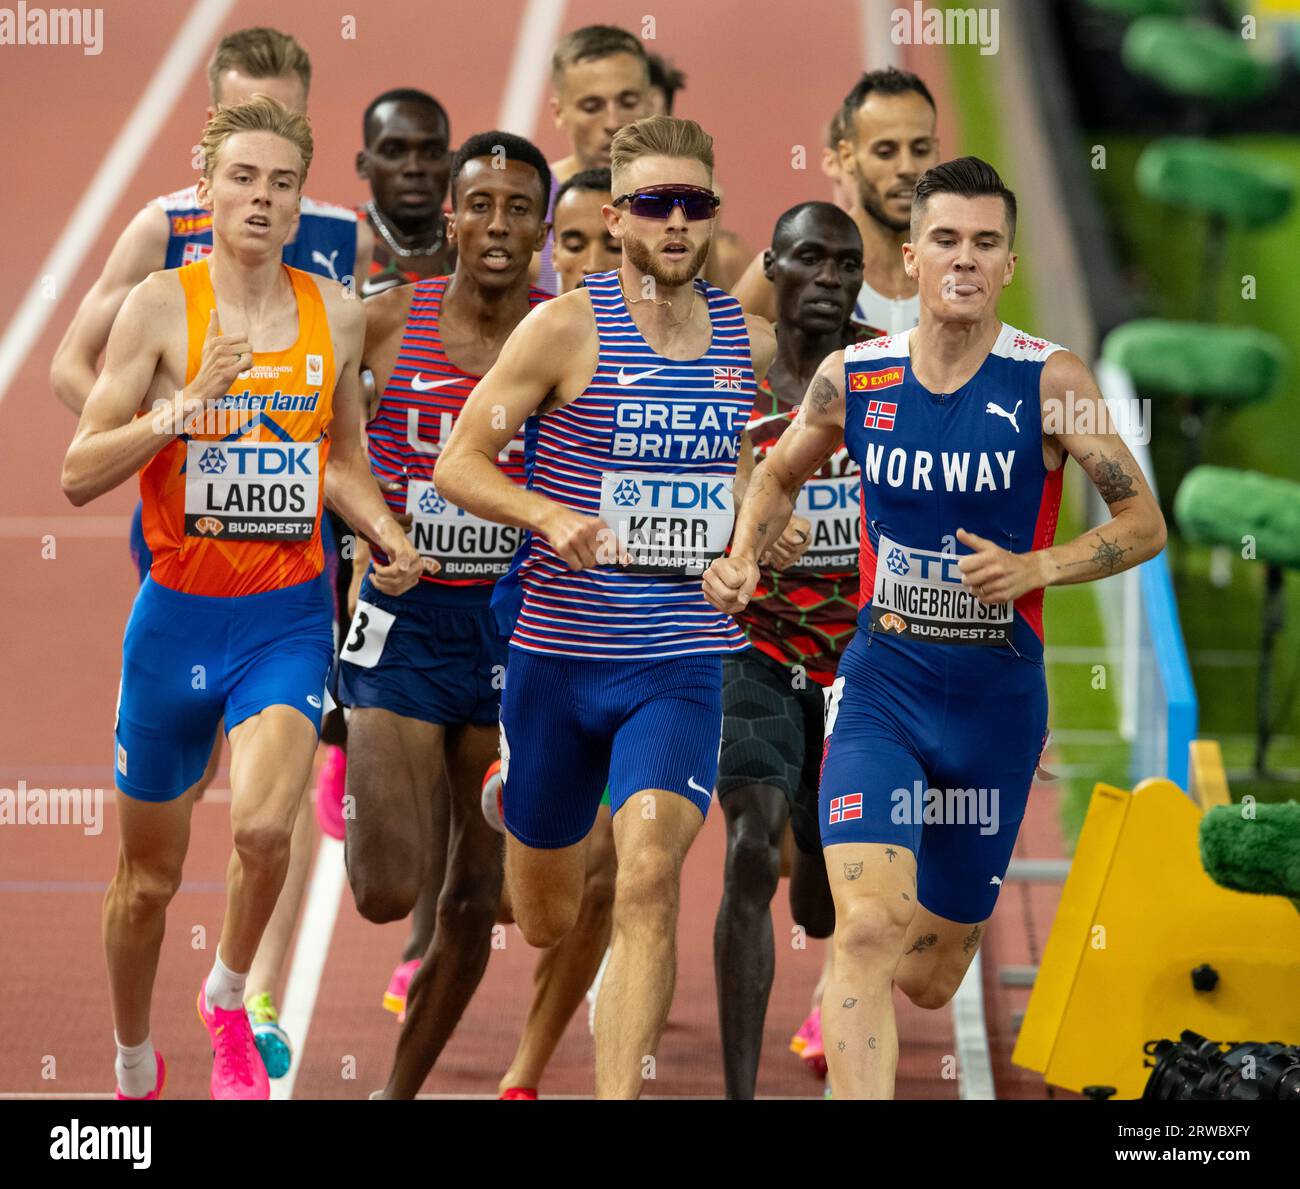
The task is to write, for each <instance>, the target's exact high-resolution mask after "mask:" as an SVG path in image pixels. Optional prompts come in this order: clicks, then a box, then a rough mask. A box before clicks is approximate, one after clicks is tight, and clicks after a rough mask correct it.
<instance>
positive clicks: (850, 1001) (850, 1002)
mask: <svg viewBox="0 0 1300 1189" xmlns="http://www.w3.org/2000/svg"><path fill="white" fill-rule="evenodd" d="M840 1006H841V1007H857V1006H858V1001H857V1000H856V999H854V998H853V996H852V995H850V996H849V997H848V998H847V999H846V1000H845V1001H844V1002H843V1003H841V1004H840Z"/></svg>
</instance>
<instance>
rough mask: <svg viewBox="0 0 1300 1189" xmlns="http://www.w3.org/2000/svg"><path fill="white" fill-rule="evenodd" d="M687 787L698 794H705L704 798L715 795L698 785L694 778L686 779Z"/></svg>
mask: <svg viewBox="0 0 1300 1189" xmlns="http://www.w3.org/2000/svg"><path fill="white" fill-rule="evenodd" d="M686 786H687V788H692V789H694V790H695V791H696V792H697V793H703V794H704V796H706V797H711V796H713V794H712V793H711V792H709V790H708V789H706V788H705V787H704V786H703V785H701V784H698V783H697V782H696V780H695V777H694V776H688V777H687V778H686Z"/></svg>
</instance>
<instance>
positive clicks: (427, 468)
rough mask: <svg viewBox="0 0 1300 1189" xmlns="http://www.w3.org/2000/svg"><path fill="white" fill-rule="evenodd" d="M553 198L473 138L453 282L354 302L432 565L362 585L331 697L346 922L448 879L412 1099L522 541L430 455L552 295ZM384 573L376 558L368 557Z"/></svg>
mask: <svg viewBox="0 0 1300 1189" xmlns="http://www.w3.org/2000/svg"><path fill="white" fill-rule="evenodd" d="M502 150H504V168H501V167H500V165H501V162H502V158H501V152H502ZM549 182H550V175H549V171H548V169H547V165H546V159H545V158H544V157H543V156H542V154H541V153H540V151H539V150H538V149H537V148H536V147H535V146H533V145H532V144H531V143H529V142H528V141H526V140H524V139H522V138H521V137H517V136H512V135H510V134H509V133H505V132H483V133H479V134H478V135H476V136H472V137H470V138H469V140H467V141H466V142H465V144H463V145H462V146H461V147H460V148H459V149H458V150H457V151H456V155H455V157H454V158H453V160H452V171H451V187H452V189H451V193H452V200H453V203H454V208H453V209H454V213H453V221H452V224H451V227H450V232H451V235H452V238H453V242H454V243H455V245H456V249H457V257H456V271H455V272H454V273H453V274H452V275H451V276H450V277H434V278H432V279H430V280H426V281H421V282H419V283H418V284H416V285H406V286H402V287H401V288H399V289H393V290H389V291H388V292H386V293H382V294H380V295H379V296H378V297H373V298H370V299H369V300H367V301H366V303H365V304H366V315H367V316H366V350H365V356H364V359H365V362H366V363H367V365H368V366H369V367H370V368H371V370H372V371H373V372H374V375H375V380H376V383H377V385H378V387H379V389H380V391H381V393H382V399H381V400H380V404H379V409H378V411H377V412H376V414H375V416H374V417H373V419H372V420H371V421H370V423H369V426H368V438H369V447H370V464H371V468H372V469H373V471H374V472H375V475H376V477H377V478H378V479H379V480H380V481H381V483H382V484H383V485H384V490H385V494H386V497H387V499H388V502H389V507H390V508H392V510H393V511H394V512H395V513H397V514H398V515H409V516H410V517H412V525H411V528H410V537H411V540H412V541H413V543H414V544H415V547H416V549H418V550H419V552H420V553H421V554H422V555H424V556H425V557H428V558H432V559H434V560H435V561H436V562H437V563H438V566H439V568H438V570H437V573H436V574H435V575H433V576H428V577H426V579H425V580H424V581H422V582H420V583H419V584H418V585H417V586H416V587H415V589H413V590H410V591H408V592H407V593H406V594H405V595H403V596H402V597H400V598H391V597H389V596H387V595H385V594H384V593H383V592H382V591H380V590H378V589H377V588H376V587H375V586H374V584H373V583H372V582H371V581H370V579H369V578H367V579H366V580H365V581H363V582H362V585H361V591H360V595H359V597H358V599H357V607H356V614H355V615H354V617H353V619H352V626H351V630H350V632H349V633H348V638H347V641H346V643H345V644H344V645H343V649H342V652H341V654H340V660H339V665H338V680H337V693H336V696H337V698H338V700H339V702H340V703H341V704H342V705H345V706H350V707H352V714H351V717H350V719H349V724H348V738H349V745H348V773H347V789H348V793H349V795H350V796H351V797H353V798H354V800H355V804H356V813H355V815H353V816H352V817H350V818H348V820H347V856H348V877H349V879H350V881H351V884H352V891H353V895H354V896H355V898H356V903H357V908H358V910H359V911H360V912H361V914H362V915H363V916H364V917H366V918H367V919H368V920H372V921H376V922H384V921H393V920H398V919H400V918H401V917H404V916H406V914H407V913H409V912H410V911H411V909H412V907H413V906H414V905H415V902H416V899H417V896H419V895H421V894H422V892H423V890H424V889H425V888H426V887H427V885H428V883H429V876H430V872H431V871H432V873H433V874H434V876H435V877H440V878H438V884H439V885H440V887H434V888H433V891H432V897H431V898H430V899H429V900H428V901H427V903H428V904H429V905H432V904H434V903H436V905H437V923H436V927H435V928H434V929H433V932H432V943H431V945H430V947H429V949H428V952H427V953H426V954H425V955H424V960H423V962H422V963H421V965H420V968H419V970H418V972H417V973H416V974H415V976H414V978H413V979H412V981H411V984H410V990H409V998H408V1004H407V1014H406V1021H405V1025H404V1027H403V1030H402V1034H401V1037H400V1039H399V1041H398V1046H397V1053H396V1057H395V1059H394V1064H393V1069H392V1072H391V1074H390V1076H389V1081H388V1085H387V1087H386V1088H385V1091H384V1096H385V1097H389V1098H414V1097H415V1094H416V1092H417V1091H418V1090H419V1088H420V1085H421V1084H422V1083H423V1081H424V1079H425V1076H426V1075H427V1074H428V1072H429V1070H430V1068H431V1067H432V1066H433V1063H434V1061H435V1060H436V1059H437V1057H438V1054H439V1053H440V1052H441V1050H442V1047H443V1045H444V1044H445V1043H446V1041H447V1038H448V1037H449V1036H450V1035H451V1032H452V1030H453V1029H454V1028H455V1026H456V1024H457V1023H458V1022H459V1020H460V1016H461V1013H462V1012H463V1011H464V1010H465V1005H466V1004H467V1003H468V1002H469V999H470V996H471V995H472V994H473V993H474V989H475V987H477V986H478V982H479V979H480V978H482V976H483V970H484V968H485V967H486V965H487V959H488V954H489V952H490V948H491V934H492V926H493V923H494V919H495V915H496V908H497V901H498V897H499V895H500V890H501V861H502V859H501V837H500V835H499V834H497V833H496V832H495V831H494V830H493V829H492V827H491V826H490V825H488V823H487V822H486V821H485V820H484V818H483V814H482V811H481V808H480V790H481V783H482V779H483V772H484V770H485V769H486V768H487V767H488V765H489V764H491V763H492V761H493V760H495V759H496V756H497V731H496V722H497V708H498V702H499V698H500V691H501V687H502V678H503V674H504V672H505V663H506V645H505V641H504V640H503V639H501V638H500V636H499V635H498V633H497V629H496V621H495V619H494V617H493V615H492V612H491V609H490V607H489V605H488V601H489V599H490V597H491V594H492V586H493V583H494V582H495V581H496V579H497V578H498V577H500V576H501V575H502V574H504V573H505V571H506V569H507V568H508V566H509V565H510V561H511V558H512V557H513V556H514V553H515V550H516V549H517V548H518V547H519V543H520V539H521V538H522V536H523V534H522V532H521V531H520V529H518V528H515V527H512V526H508V525H500V524H494V523H491V522H489V521H485V520H480V519H479V518H478V517H476V516H474V515H471V514H470V513H468V512H466V511H464V510H462V508H460V507H457V506H456V504H455V503H453V502H451V501H449V499H448V497H447V495H446V494H445V493H444V492H443V491H442V490H441V488H442V482H441V477H442V467H441V462H440V452H441V451H443V450H445V448H446V444H447V441H448V439H449V437H450V436H451V433H452V427H453V425H454V424H455V421H456V418H457V416H458V415H459V414H460V412H461V409H462V407H463V406H464V404H465V401H466V398H467V397H468V396H469V394H470V393H471V392H472V391H473V390H474V388H475V385H476V384H478V383H481V381H480V379H479V377H480V376H482V375H484V374H485V373H486V372H487V371H488V370H489V368H491V367H492V365H493V363H494V362H495V361H496V358H497V354H498V352H499V351H500V350H501V348H502V345H503V344H504V343H505V342H506V340H507V338H508V337H509V335H510V333H511V332H512V331H513V330H514V328H515V327H516V325H518V323H519V322H520V321H521V320H522V319H523V317H524V315H525V314H527V313H528V311H529V309H530V308H532V307H533V306H536V305H538V304H540V303H541V302H544V301H545V300H546V299H547V296H548V295H547V294H545V293H543V292H542V291H541V290H539V289H536V288H532V287H530V285H529V283H528V265H529V262H530V260H531V259H532V256H533V253H534V252H535V251H536V250H537V248H538V247H539V246H540V244H541V240H542V236H543V234H544V214H545V209H546V206H545V203H546V194H547V192H548V188H549ZM498 449H499V452H500V453H499V456H498V457H499V460H500V461H501V463H502V465H503V466H504V467H505V468H506V470H507V473H509V474H511V475H514V476H516V477H517V478H519V479H522V478H523V474H524V469H523V451H524V443H523V440H522V437H513V436H512V438H511V439H510V440H507V441H505V442H503V443H502V444H501V446H500V447H499V448H498ZM375 561H376V562H377V563H379V564H383V563H384V562H385V561H386V559H385V558H384V557H383V556H382V555H381V554H379V552H378V551H375ZM444 771H445V772H446V780H445V781H444V779H443V777H442V774H443V773H444ZM449 835H450V841H448V836H449ZM444 856H445V874H443V863H444ZM439 892H440V893H441V894H440V895H439V894H438V893H439Z"/></svg>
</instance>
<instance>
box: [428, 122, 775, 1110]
mask: <svg viewBox="0 0 1300 1189" xmlns="http://www.w3.org/2000/svg"><path fill="white" fill-rule="evenodd" d="M611 161H612V165H611V169H612V172H613V192H614V200H613V202H612V203H611V205H610V207H609V208H608V209H607V211H606V221H607V225H608V226H609V227H610V229H611V231H612V232H613V233H614V234H615V235H616V236H617V237H618V238H619V239H620V240H621V242H622V244H623V264H622V267H621V268H620V269H619V270H618V272H616V273H598V274H596V275H595V276H591V277H588V278H587V283H586V285H585V286H584V287H583V288H582V289H579V290H575V291H574V292H572V293H568V294H566V295H565V296H563V297H561V298H557V299H556V301H554V302H552V303H547V304H546V305H544V306H543V307H541V308H540V309H538V310H534V311H533V313H532V314H530V315H529V317H528V318H526V319H525V320H524V322H523V324H522V325H521V326H520V327H519V328H518V330H516V331H515V333H514V334H513V335H512V336H511V339H510V341H509V342H508V343H507V344H506V347H505V349H504V350H503V351H502V353H501V358H500V360H499V361H498V362H497V364H496V366H495V367H494V368H493V369H492V372H491V374H490V375H488V376H487V377H485V379H484V380H483V382H482V384H481V385H480V387H479V388H478V390H477V391H476V392H475V394H474V396H473V397H472V398H471V400H470V402H469V404H468V405H467V407H466V410H465V413H464V415H463V416H462V417H461V419H460V422H459V423H458V425H457V427H456V429H455V431H454V432H453V434H452V439H451V442H450V443H449V445H448V446H447V448H446V450H445V451H444V453H443V457H442V460H441V462H440V464H439V465H440V467H442V468H445V469H444V471H443V483H444V489H445V490H446V491H447V494H448V495H449V497H450V498H452V499H454V500H456V501H457V502H459V503H460V504H461V505H462V506H468V507H469V508H470V510H472V511H474V512H475V513H476V514H478V515H481V516H484V517H487V518H489V519H492V520H496V521H499V522H501V523H504V524H513V525H518V526H520V527H523V528H526V529H528V530H530V532H531V537H530V541H529V547H528V550H529V551H528V553H527V555H526V557H525V559H524V561H523V564H522V569H521V581H522V585H523V592H524V597H523V607H522V610H521V611H520V613H519V617H518V622H517V625H516V627H515V633H514V636H513V638H512V640H511V653H510V666H509V669H508V670H507V673H506V687H505V691H504V693H503V695H502V705H501V764H502V766H501V775H502V780H503V784H504V788H503V794H502V802H503V809H504V820H505V826H506V829H507V831H508V835H507V840H506V847H507V855H508V860H507V871H508V879H509V886H510V899H511V904H512V906H513V909H514V913H515V919H516V922H517V923H518V925H519V928H520V929H521V931H522V932H523V934H524V936H525V938H526V939H527V940H528V942H529V944H531V945H536V946H549V945H554V944H555V943H556V942H557V941H559V940H560V939H561V938H563V937H564V936H565V934H566V933H568V932H569V930H570V929H571V928H572V927H573V924H574V921H575V920H576V918H577V916H578V912H579V908H580V905H581V901H582V890H583V885H584V879H585V872H586V848H587V846H588V838H589V834H590V831H591V827H592V823H593V821H594V819H595V816H596V812H597V807H598V805H599V802H600V797H601V793H602V790H603V788H604V786H605V783H606V777H607V776H608V783H609V787H610V799H611V805H612V809H613V815H614V841H615V848H616V850H617V854H618V881H617V885H616V891H615V898H614V935H613V946H612V949H611V953H610V958H609V963H608V967H607V969H606V972H605V976H604V979H603V982H602V984H601V988H600V995H599V999H598V1002H597V1005H596V1094H597V1096H598V1097H601V1098H635V1097H636V1096H637V1095H638V1094H639V1093H640V1092H641V1088H642V1086H643V1085H644V1079H645V1078H646V1077H648V1076H651V1075H652V1074H653V1072H654V1071H653V1058H654V1053H655V1050H656V1048H657V1047H658V1043H659V1038H660V1035H661V1033H662V1030H663V1025H664V1021H665V1019H666V1017H667V1014H668V1008H669V1005H670V1004H671V1002H672V992H673V985H674V981H675V977H676V943H675V939H676V928H677V914H678V906H679V897H680V877H681V868H682V861H683V860H684V858H685V855H686V851H687V849H688V848H689V846H690V844H691V842H692V840H693V839H694V838H695V836H696V834H697V833H698V832H699V829H700V827H701V825H702V824H703V822H704V813H705V811H706V810H707V808H708V805H709V801H710V799H711V797H712V790H713V783H714V778H715V776H716V773H717V759H718V747H719V744H720V740H721V728H722V690H721V685H722V664H721V657H722V655H724V654H726V653H730V652H734V651H737V650H738V649H740V648H743V647H744V637H743V636H742V634H741V632H740V630H739V628H738V627H737V626H736V624H735V622H734V620H732V619H731V618H730V616H728V615H722V614H719V613H718V612H716V611H714V610H713V609H711V608H710V607H708V606H707V604H706V603H705V601H704V598H703V594H702V592H701V588H700V580H699V574H700V573H701V571H702V570H703V568H704V566H705V565H706V564H707V562H708V560H709V559H710V558H712V557H716V556H718V555H720V554H721V553H722V551H723V550H724V549H725V548H726V545H727V541H728V539H729V538H730V531H731V521H732V518H733V504H732V489H733V483H734V480H735V476H736V469H737V462H738V460H739V459H740V457H741V454H742V452H743V450H744V449H745V448H746V447H745V444H744V436H743V430H744V425H745V422H746V421H747V420H748V417H749V413H750V409H751V407H752V404H753V399H754V392H755V383H756V380H758V379H761V378H762V377H763V376H764V375H765V374H766V372H767V368H768V365H769V363H770V362H771V359H772V355H773V354H774V351H775V343H774V340H773V337H772V334H771V331H770V328H769V327H768V326H767V324H766V323H765V322H764V321H763V320H762V319H759V318H747V317H746V316H745V315H744V314H743V313H742V311H741V309H740V306H739V304H738V303H737V302H736V301H735V299H734V298H732V297H730V296H729V295H728V294H725V293H723V292H721V291H720V290H718V289H715V288H713V287H711V286H709V285H707V284H705V283H704V282H703V281H700V280H699V279H698V273H699V269H700V267H701V265H702V264H703V263H704V259H705V257H706V256H707V255H708V251H709V236H710V232H711V230H712V223H713V214H714V211H715V210H716V209H717V205H718V199H717V196H716V195H715V194H714V193H713V191H712V190H711V188H710V183H711V182H712V174H713V149H712V138H711V137H709V136H708V135H707V134H706V133H705V132H704V131H703V130H702V129H701V128H700V127H699V125H698V124H695V123H693V122H692V121H690V120H676V119H671V118H669V117H667V116H652V117H649V118H647V119H644V120H640V121H638V122H637V123H635V124H632V125H630V126H628V127H626V128H623V129H620V130H619V132H618V133H617V134H616V135H615V137H614V140H613V147H612V152H611ZM502 410H504V414H505V415H504V417H501V416H500V415H499V414H500V412H501V411H502ZM525 421H527V422H528V436H527V442H528V462H529V467H528V486H527V488H525V487H524V486H523V485H521V484H520V483H519V482H518V481H512V480H511V478H510V477H509V476H508V475H507V474H506V473H504V472H503V471H502V469H501V468H500V467H498V465H497V457H498V452H499V451H500V450H501V449H502V448H503V447H505V446H506V445H507V444H508V443H509V442H510V441H512V440H513V439H514V437H515V435H516V433H517V432H518V430H519V428H520V426H522V425H523V424H524V423H525ZM688 508H689V509H691V510H690V511H689V512H683V511H682V510H683V509H688ZM674 510H676V511H674ZM557 748H559V749H562V754H563V757H564V762H563V763H557V762H556V757H557V755H559V754H561V752H559V751H557Z"/></svg>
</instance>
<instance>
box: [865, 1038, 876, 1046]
mask: <svg viewBox="0 0 1300 1189" xmlns="http://www.w3.org/2000/svg"><path fill="white" fill-rule="evenodd" d="M875 1047H876V1038H875V1037H874V1036H868V1037H867V1048H869V1049H874V1048H875Z"/></svg>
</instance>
